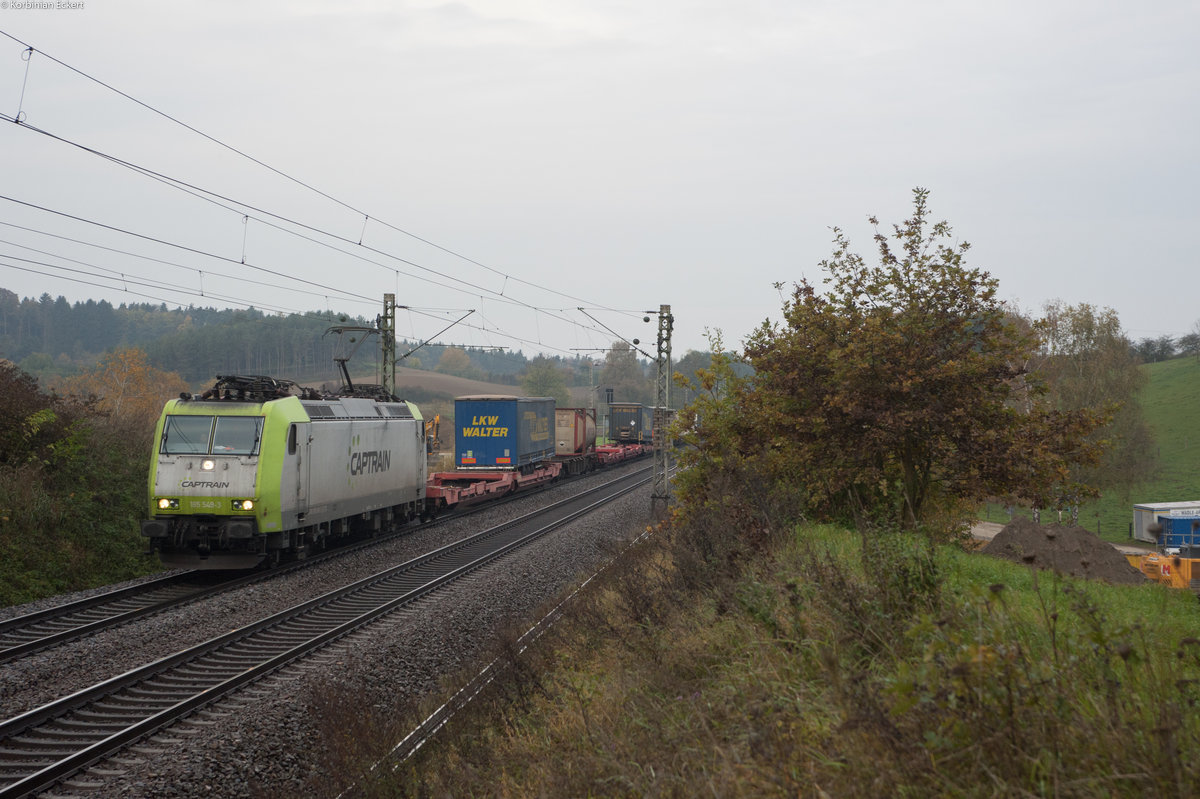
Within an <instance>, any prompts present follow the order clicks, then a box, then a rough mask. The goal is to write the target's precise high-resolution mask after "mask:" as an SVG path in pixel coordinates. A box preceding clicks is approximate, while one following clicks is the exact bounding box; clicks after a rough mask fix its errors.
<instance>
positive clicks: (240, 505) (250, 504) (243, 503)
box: [233, 499, 254, 510]
mask: <svg viewBox="0 0 1200 799" xmlns="http://www.w3.org/2000/svg"><path fill="white" fill-rule="evenodd" d="M233 509H234V510H254V500H252V499H235V500H234V501H233Z"/></svg>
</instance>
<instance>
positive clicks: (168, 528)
mask: <svg viewBox="0 0 1200 799" xmlns="http://www.w3.org/2000/svg"><path fill="white" fill-rule="evenodd" d="M293 388H295V384H294V383H291V381H281V380H274V379H272V378H266V377H237V376H229V377H218V379H217V383H216V384H215V385H214V387H213V388H212V389H210V390H209V391H206V392H205V393H204V394H202V395H199V396H193V395H183V396H181V397H180V398H179V399H174V400H170V401H169V402H167V404H166V406H165V407H164V408H163V412H162V415H161V416H160V417H159V420H158V425H157V427H156V428H155V439H154V440H155V442H156V447H155V451H154V454H153V457H152V459H151V463H150V480H149V514H148V515H149V518H148V519H147V520H145V521H143V522H142V534H143V535H144V536H146V537H147V538H148V539H149V541H150V546H151V548H152V549H154V550H157V551H158V552H159V554H160V557H161V559H162V562H163V564H164V565H167V566H172V567H186V568H201V569H245V568H251V567H254V566H256V565H259V564H261V563H277V562H279V561H280V560H285V559H290V558H293V557H303V556H304V555H305V554H307V553H309V552H313V551H316V550H319V549H321V548H323V547H324V546H325V545H326V544H327V543H329V542H330V541H332V540H334V539H337V538H342V537H346V536H350V535H355V534H369V533H371V532H374V531H379V530H382V529H385V528H389V527H391V526H393V525H396V524H402V523H404V522H407V521H409V520H411V519H413V518H415V517H417V516H418V515H420V514H422V513H423V512H424V508H425V482H426V465H425V426H424V422H423V421H422V418H421V413H420V410H418V408H417V407H416V405H413V404H412V403H408V402H404V401H394V398H391V397H386V398H384V399H383V401H381V400H379V399H373V398H364V397H335V398H322V397H320V396H318V395H316V394H315V393H314V392H312V391H311V390H308V389H304V390H303V391H302V392H301V395H300V396H295V395H293V394H291V393H290V392H291V390H292V389H293Z"/></svg>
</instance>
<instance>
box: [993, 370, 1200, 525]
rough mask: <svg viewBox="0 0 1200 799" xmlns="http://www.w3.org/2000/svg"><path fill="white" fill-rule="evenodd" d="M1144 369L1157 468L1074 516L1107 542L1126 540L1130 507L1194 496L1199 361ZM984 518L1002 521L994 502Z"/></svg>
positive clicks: (1198, 469)
mask: <svg viewBox="0 0 1200 799" xmlns="http://www.w3.org/2000/svg"><path fill="white" fill-rule="evenodd" d="M1145 369H1146V371H1147V373H1148V374H1149V375H1150V382H1149V383H1148V384H1147V385H1146V388H1145V389H1144V390H1143V392H1142V398H1141V399H1142V410H1143V413H1144V414H1145V417H1146V421H1147V422H1148V423H1149V424H1150V427H1151V429H1152V430H1153V431H1154V436H1155V440H1156V442H1157V447H1156V450H1155V458H1156V460H1157V462H1158V469H1157V471H1156V472H1155V473H1154V474H1151V475H1148V476H1147V478H1146V480H1145V482H1143V483H1141V484H1140V485H1136V486H1130V487H1129V489H1128V490H1127V491H1110V492H1108V493H1107V494H1105V495H1104V496H1102V497H1100V498H1099V499H1098V500H1096V501H1094V502H1090V503H1088V504H1087V505H1085V506H1084V508H1083V509H1082V511H1081V512H1080V515H1079V523H1080V525H1081V526H1083V527H1085V528H1087V529H1088V530H1091V531H1093V532H1095V533H1097V534H1098V535H1099V536H1100V537H1101V538H1104V539H1105V540H1108V541H1116V542H1121V541H1127V540H1128V539H1129V530H1130V525H1131V523H1132V522H1133V506H1134V505H1140V504H1143V503H1147V502H1183V501H1188V500H1200V360H1197V359H1196V358H1175V359H1174V360H1170V361H1163V362H1161V363H1154V364H1149V365H1148V366H1146V367H1145ZM984 518H985V520H987V521H994V522H1003V521H1006V520H1007V516H1006V515H1005V514H1004V512H1003V510H1002V509H1000V508H999V507H997V506H995V505H992V506H990V507H988V508H986V509H985V512H984ZM1043 521H1052V519H1045V518H1043Z"/></svg>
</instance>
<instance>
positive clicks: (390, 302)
mask: <svg viewBox="0 0 1200 799" xmlns="http://www.w3.org/2000/svg"><path fill="white" fill-rule="evenodd" d="M376 324H377V326H378V327H379V337H380V339H382V341H381V346H382V347H383V368H382V370H381V373H382V374H381V377H380V382H381V383H383V390H384V391H386V392H387V393H389V394H392V395H395V393H396V295H395V294H384V295H383V315H382V316H380V317H379V319H378V321H377V323H376Z"/></svg>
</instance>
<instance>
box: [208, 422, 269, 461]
mask: <svg viewBox="0 0 1200 799" xmlns="http://www.w3.org/2000/svg"><path fill="white" fill-rule="evenodd" d="M261 429H262V419H259V418H257V417H254V416H218V417H217V423H216V425H214V429H213V446H212V451H213V454H214V455H253V454H255V453H256V452H258V438H259V435H258V433H259V431H260V430H261Z"/></svg>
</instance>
